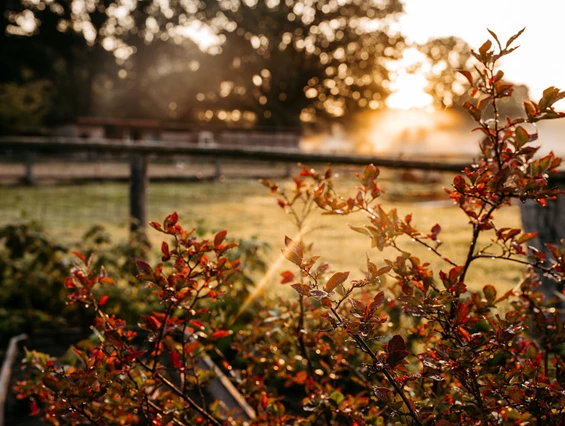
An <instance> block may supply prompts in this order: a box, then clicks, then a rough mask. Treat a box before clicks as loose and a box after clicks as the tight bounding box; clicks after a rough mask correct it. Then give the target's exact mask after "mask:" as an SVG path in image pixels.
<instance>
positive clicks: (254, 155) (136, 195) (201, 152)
mask: <svg viewBox="0 0 565 426" xmlns="http://www.w3.org/2000/svg"><path fill="white" fill-rule="evenodd" d="M6 151H11V152H12V153H18V154H23V156H24V157H26V158H30V159H31V158H33V156H32V155H27V156H26V153H32V152H44V153H48V152H65V153H69V152H104V153H111V154H115V155H121V156H124V155H126V156H128V158H129V159H130V176H129V182H130V190H129V198H130V216H131V217H132V231H133V232H139V231H143V229H144V226H145V224H146V223H147V216H146V205H147V187H148V182H149V177H148V173H147V171H148V167H147V165H148V158H149V156H175V155H189V156H198V157H209V158H213V159H215V160H219V159H246V160H257V161H272V162H283V163H288V164H291V163H295V164H296V163H304V164H334V165H360V166H363V165H366V164H374V165H375V166H378V167H383V168H393V169H415V170H428V171H442V172H454V173H457V172H460V171H461V170H463V169H464V168H465V167H467V166H469V164H468V163H460V162H459V163H449V162H443V163H442V162H438V161H412V160H402V159H393V158H386V157H379V156H370V155H355V154H329V153H314V152H303V151H300V150H298V149H283V148H274V147H258V146H257V145H253V146H244V145H239V146H236V147H235V146H198V145H194V144H192V145H189V144H180V143H167V142H147V141H135V142H133V141H131V142H125V141H123V140H109V139H100V140H93V139H81V138H42V137H0V153H1V152H6ZM215 174H216V175H219V171H218V169H217V170H216V173H215ZM26 179H27V180H29V181H30V182H32V181H33V169H32V163H31V162H29V163H28V166H27V168H26ZM552 179H553V180H554V182H556V184H558V185H560V186H563V185H564V183H565V171H560V172H559V173H557V174H556V175H555V176H553V177H552ZM561 204H565V203H563V200H558V201H557V202H555V203H553V204H551V205H550V206H549V208H548V209H546V210H544V209H542V208H541V207H539V206H537V205H533V204H526V205H525V206H523V207H522V217H523V220H524V224H525V227H526V228H528V229H527V230H528V231H539V232H540V235H545V236H548V240H547V241H545V242H549V243H552V244H556V243H559V240H560V239H561V238H563V237H565V229H564V230H561V229H560V228H562V227H563V226H561V225H560V224H563V223H565V220H558V219H557V218H561V217H562V216H563V211H562V210H563V209H561V208H560V207H559V206H560V205H561ZM564 208H565V206H564ZM548 214H550V215H551V218H550V219H547V220H545V219H544V220H542V221H541V222H540V221H537V222H536V221H535V220H532V219H531V218H547V217H549V216H548ZM539 245H540V249H544V247H543V244H542V243H541V241H540V242H539Z"/></svg>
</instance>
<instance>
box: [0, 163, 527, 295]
mask: <svg viewBox="0 0 565 426" xmlns="http://www.w3.org/2000/svg"><path fill="white" fill-rule="evenodd" d="M286 184H288V185H291V183H290V182H287V183H286ZM448 185H449V177H445V179H444V181H443V182H442V183H439V184H438V183H436V184H428V185H421V184H415V183H413V184H406V183H399V182H398V174H396V173H394V172H389V173H388V175H387V174H385V175H384V179H383V181H382V183H381V187H382V188H383V189H384V190H385V191H387V194H388V195H385V197H383V204H384V207H385V209H390V208H393V207H396V208H397V209H398V211H399V213H400V214H401V215H405V214H408V213H412V214H413V217H414V219H413V222H414V223H415V224H416V225H417V226H418V227H419V229H420V230H422V231H426V232H427V231H429V229H430V228H431V227H432V226H433V225H434V224H436V223H439V224H440V225H441V226H442V233H441V235H440V237H441V239H442V240H443V241H444V244H443V245H442V248H441V249H442V251H443V253H444V254H445V255H446V256H447V257H449V258H450V259H452V260H454V261H456V262H462V261H463V259H464V256H465V254H466V252H467V250H468V245H467V244H468V242H467V241H468V239H469V236H470V232H471V230H470V227H469V226H468V224H467V223H466V220H465V216H464V215H463V214H462V213H461V212H460V211H459V210H458V209H457V208H456V207H454V206H452V205H451V204H450V203H449V201H448V200H447V197H446V196H445V194H444V193H443V195H442V189H441V187H442V186H448ZM339 186H340V187H348V188H349V191H346V192H345V194H348V193H351V194H353V192H354V188H355V183H354V181H353V179H351V177H348V176H346V177H344V178H343V181H342V182H340V183H339ZM422 194H424V197H422V196H421V195H422ZM148 196H149V205H148V218H149V220H156V221H162V220H163V219H164V218H165V216H166V215H168V214H169V213H171V212H173V211H177V212H178V214H179V216H180V218H181V222H182V223H183V224H184V225H185V226H186V227H191V226H196V225H202V226H204V227H206V228H207V229H209V230H212V231H215V230H220V229H227V230H228V231H229V233H228V235H230V236H232V237H237V238H250V237H253V236H256V237H257V238H258V239H259V240H261V241H265V242H267V243H269V244H270V245H271V247H272V249H271V251H270V253H269V262H270V263H275V262H276V261H277V258H278V257H279V253H280V248H281V247H282V246H283V238H284V236H285V235H289V236H291V237H292V236H293V235H294V234H295V232H296V231H295V229H293V227H292V225H291V223H290V220H289V218H288V217H286V216H285V215H284V213H283V211H282V210H281V209H280V208H279V207H278V206H277V205H276V199H275V197H273V196H272V195H271V194H270V193H269V191H268V190H267V189H266V188H264V187H263V186H262V185H260V184H259V183H258V182H257V181H255V180H241V179H240V180H231V179H230V180H226V181H223V182H221V181H216V182H195V183H178V184H172V183H167V184H151V185H150V186H149V194H148ZM127 197H128V187H127V185H126V184H118V183H104V184H100V183H97V184H85V185H73V186H65V185H63V186H58V185H49V186H36V187H17V186H0V200H1V201H2V202H1V203H0V224H6V223H11V222H15V221H21V220H31V219H34V220H39V221H41V222H42V223H43V224H44V225H45V227H46V229H47V230H48V232H49V234H50V235H51V236H53V237H54V238H56V239H58V240H60V241H63V242H65V243H67V244H69V245H71V246H72V245H73V244H74V243H76V242H77V241H79V239H80V236H81V235H82V234H83V233H84V232H85V231H86V230H87V229H88V228H89V227H90V226H92V225H94V224H102V225H104V226H105V227H106V228H107V230H108V231H110V232H111V234H112V235H113V237H114V240H115V241H116V242H117V241H119V240H123V239H126V238H127V230H128V198H127ZM421 198H428V199H433V201H427V202H414V201H413V200H414V199H421ZM442 199H443V201H442ZM497 219H498V225H499V226H500V227H502V226H511V227H520V217H519V209H518V207H517V206H512V207H510V208H507V209H505V210H502V211H501V212H500V213H499V214H498V218H497ZM313 223H314V224H315V226H316V230H315V231H313V233H312V234H311V235H309V237H308V238H309V239H310V240H312V241H314V242H315V245H314V252H315V254H316V255H320V256H322V258H323V259H324V260H326V261H328V262H329V263H330V264H331V265H332V266H333V267H334V268H335V269H336V270H350V271H351V272H352V275H351V278H355V277H359V276H360V275H361V272H360V271H361V270H362V269H363V268H364V265H365V259H366V255H369V257H370V258H371V260H372V261H373V262H376V263H377V264H378V265H382V259H383V257H384V256H385V255H389V256H392V255H395V254H394V253H392V252H391V253H381V252H379V251H378V250H376V249H371V248H370V241H369V239H368V238H367V237H364V236H362V235H360V234H358V233H356V232H353V231H351V230H350V229H349V228H348V226H347V225H348V224H353V225H362V224H364V223H366V222H365V219H364V218H363V217H362V216H361V215H358V216H346V217H336V216H321V215H315V217H314V221H313ZM149 237H150V239H151V241H152V243H154V245H155V246H156V247H158V243H159V242H160V238H161V234H159V233H157V232H155V231H152V230H150V231H149ZM403 242H404V243H405V244H404V245H403V248H404V249H405V250H407V251H410V252H413V253H414V254H416V255H417V256H418V257H421V258H422V259H425V260H427V261H430V262H431V263H432V265H433V266H434V267H436V268H443V269H447V268H448V267H449V265H447V264H446V263H444V262H442V261H441V260H440V259H439V258H437V257H436V256H435V255H433V254H432V253H430V252H428V251H427V250H426V249H425V248H423V247H421V246H420V245H418V244H416V243H413V242H412V241H410V240H409V239H405V240H403ZM484 242H488V239H486V240H485V241H484ZM290 266H291V265H290V264H288V262H283V263H282V265H281V266H279V267H277V268H275V269H276V270H275V273H276V272H280V271H281V270H283V269H287V268H290ZM519 277H520V268H517V267H516V266H515V265H513V264H508V263H503V262H493V261H490V260H485V261H482V263H479V262H477V263H476V264H475V266H474V268H473V270H472V271H471V274H470V276H469V284H471V285H472V286H474V287H475V286H481V287H482V286H483V285H484V284H493V285H495V286H496V287H498V288H499V289H500V291H503V290H504V289H507V288H509V287H512V286H514V285H515V283H516V282H517V280H518V279H519ZM269 285H273V286H274V285H276V276H275V278H273V280H272V283H270V284H269Z"/></svg>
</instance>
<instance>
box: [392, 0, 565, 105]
mask: <svg viewBox="0 0 565 426" xmlns="http://www.w3.org/2000/svg"><path fill="white" fill-rule="evenodd" d="M404 4H405V11H406V13H405V14H404V15H403V16H402V17H401V18H400V31H401V32H402V33H403V34H405V35H406V36H407V37H408V38H409V40H411V41H415V42H418V43H423V42H425V41H427V40H428V39H429V38H433V37H446V36H450V35H453V36H457V37H460V38H462V39H463V40H465V41H466V42H467V43H469V45H470V46H471V47H472V48H474V49H476V48H478V47H479V46H480V45H481V44H482V43H483V42H484V41H486V39H487V38H488V37H489V36H490V35H489V33H488V32H487V30H486V29H487V28H489V29H490V30H492V31H494V32H495V33H496V34H497V35H498V38H499V39H500V41H501V42H502V43H503V44H504V43H505V42H506V40H507V39H508V38H509V37H510V36H512V35H513V34H515V33H516V32H518V31H519V30H520V29H522V28H523V27H526V31H525V32H524V34H522V36H521V37H520V38H519V39H518V41H517V42H516V44H517V45H520V48H519V49H518V50H516V51H515V52H513V53H512V54H511V55H510V56H509V57H507V58H506V59H505V60H504V62H502V61H501V66H502V68H503V69H504V71H505V74H506V77H508V79H509V80H511V81H512V82H514V83H523V84H527V85H528V86H529V87H530V96H531V97H532V98H533V99H534V100H537V99H539V97H540V96H541V93H542V92H543V89H545V88H547V87H548V86H556V87H559V88H561V89H563V90H565V48H564V47H563V46H564V43H565V21H564V19H565V0H537V1H533V0H472V1H463V0H404ZM405 78H406V77H405ZM408 80H409V81H405V82H404V83H403V82H402V81H399V85H398V86H399V87H398V89H399V90H402V89H405V88H406V89H408V87H406V86H412V87H411V89H412V90H413V89H414V88H415V87H417V86H418V82H417V81H416V80H415V78H414V77H412V80H411V81H410V78H409V79H408ZM407 91H408V90H407ZM412 93H414V92H412ZM402 99H403V98H402V97H400V99H398V100H399V105H398V106H399V107H402V105H400V104H402ZM392 100H394V98H393V99H392ZM425 103H426V99H425V98H424V97H422V96H420V98H419V101H414V105H410V106H425ZM406 106H408V105H405V107H406ZM560 106H561V105H560Z"/></svg>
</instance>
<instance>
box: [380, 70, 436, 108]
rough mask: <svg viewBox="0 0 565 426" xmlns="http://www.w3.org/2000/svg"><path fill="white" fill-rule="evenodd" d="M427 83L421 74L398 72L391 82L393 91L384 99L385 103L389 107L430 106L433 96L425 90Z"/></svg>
mask: <svg viewBox="0 0 565 426" xmlns="http://www.w3.org/2000/svg"><path fill="white" fill-rule="evenodd" d="M427 84H428V81H427V80H426V78H425V77H424V76H423V75H421V74H409V73H407V72H401V73H399V75H398V76H397V77H396V80H395V81H394V82H393V83H392V84H391V88H392V91H393V93H392V94H391V95H390V96H389V97H388V99H387V100H386V105H387V106H388V107H389V108H391V109H414V108H426V107H430V106H431V105H432V102H433V98H432V97H431V95H429V94H428V93H426V91H425V89H426V86H427Z"/></svg>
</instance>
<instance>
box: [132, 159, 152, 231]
mask: <svg viewBox="0 0 565 426" xmlns="http://www.w3.org/2000/svg"><path fill="white" fill-rule="evenodd" d="M147 163H148V161H147V154H133V156H132V158H131V165H130V178H129V206H130V209H129V211H130V218H131V225H130V231H131V233H132V235H133V234H144V233H145V227H146V224H147V187H148V184H149V176H148V174H147Z"/></svg>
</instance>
